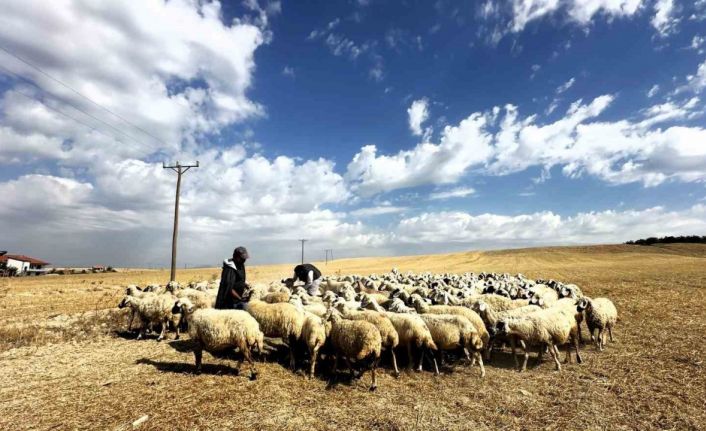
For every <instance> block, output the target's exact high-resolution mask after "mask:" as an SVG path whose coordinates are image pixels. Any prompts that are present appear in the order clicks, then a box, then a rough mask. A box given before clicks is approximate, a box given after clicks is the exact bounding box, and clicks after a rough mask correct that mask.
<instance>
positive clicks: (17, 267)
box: [0, 252, 49, 275]
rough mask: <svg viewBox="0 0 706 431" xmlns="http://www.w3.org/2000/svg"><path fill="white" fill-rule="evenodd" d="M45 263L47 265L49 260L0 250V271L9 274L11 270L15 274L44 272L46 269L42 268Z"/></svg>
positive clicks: (38, 273)
mask: <svg viewBox="0 0 706 431" xmlns="http://www.w3.org/2000/svg"><path fill="white" fill-rule="evenodd" d="M47 265H49V262H45V261H43V260H41V259H37V258H34V257H30V256H25V255H22V254H7V253H5V252H0V271H2V272H4V273H5V274H10V273H11V272H14V273H15V274H16V275H40V274H45V273H46V272H47V271H48V270H46V269H44V267H45V266H47ZM13 268H14V269H13Z"/></svg>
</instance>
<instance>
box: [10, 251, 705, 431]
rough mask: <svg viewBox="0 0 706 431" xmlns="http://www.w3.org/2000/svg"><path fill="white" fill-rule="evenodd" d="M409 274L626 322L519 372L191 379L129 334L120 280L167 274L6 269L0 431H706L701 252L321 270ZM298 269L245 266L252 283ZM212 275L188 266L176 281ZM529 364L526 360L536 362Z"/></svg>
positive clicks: (176, 346)
mask: <svg viewBox="0 0 706 431" xmlns="http://www.w3.org/2000/svg"><path fill="white" fill-rule="evenodd" d="M393 266H396V267H398V268H399V269H400V270H402V271H406V270H414V271H427V270H428V271H435V272H442V271H449V272H465V271H476V272H480V271H500V272H511V273H516V272H521V273H523V274H525V275H526V276H529V277H534V278H554V279H557V280H561V281H566V282H572V283H576V284H578V285H579V286H580V287H581V288H582V289H583V291H584V293H586V294H587V295H589V296H608V297H610V298H611V299H613V301H614V302H615V303H616V305H617V307H618V310H619V313H620V315H621V320H620V322H619V323H618V326H617V330H616V331H615V336H616V342H615V343H613V344H608V347H607V350H606V351H605V352H602V353H597V352H596V351H595V350H594V348H593V347H592V346H585V347H584V348H583V352H584V359H585V363H584V364H583V365H576V364H573V365H567V366H565V367H564V370H563V371H562V372H561V373H557V372H555V371H554V369H553V364H552V363H551V361H549V360H547V359H546V356H545V361H544V362H543V363H542V364H540V365H539V366H537V367H533V366H530V368H529V369H528V371H527V372H526V373H518V372H516V371H514V370H513V368H512V366H511V364H512V361H511V359H510V357H509V355H508V354H500V355H497V356H496V360H494V361H493V362H492V363H490V364H488V366H487V367H486V368H487V376H486V378H485V379H483V380H481V379H480V378H479V376H478V369H477V368H472V369H470V368H468V367H467V366H464V365H458V366H456V367H454V368H448V367H447V368H446V369H445V370H444V372H443V373H442V375H441V376H439V377H434V376H433V375H432V374H431V373H430V372H423V373H420V374H417V373H412V374H404V373H403V375H402V377H401V378H400V379H395V378H393V377H392V375H391V373H390V372H389V369H385V370H384V372H383V373H381V374H382V375H381V377H380V378H379V382H378V385H379V388H378V391H377V392H375V393H370V392H368V391H367V390H366V389H367V383H368V381H369V380H368V379H369V376H368V375H367V374H366V375H365V376H364V377H363V380H362V381H353V382H345V381H343V382H341V383H340V384H338V385H336V386H334V387H328V385H327V382H326V380H325V379H324V377H319V378H316V379H312V380H308V379H306V378H305V377H304V376H303V375H302V374H301V373H300V374H294V373H291V372H289V371H288V370H287V369H286V368H285V367H283V366H282V365H280V363H278V362H276V361H275V360H266V361H265V362H263V363H260V364H258V365H259V368H260V375H259V377H258V379H257V380H255V381H250V380H248V378H247V374H248V373H243V374H242V375H241V376H236V375H234V374H233V373H232V372H231V370H232V369H231V368H230V365H231V364H232V362H229V361H227V360H221V359H216V358H213V357H211V356H210V355H208V354H206V355H204V363H205V366H204V373H203V374H201V375H199V376H196V375H193V374H191V371H192V369H193V355H192V354H191V352H190V351H189V350H188V341H178V342H174V341H169V342H162V343H158V342H156V341H155V340H154V339H148V340H143V341H136V340H134V339H131V338H130V337H129V336H127V335H125V334H124V333H123V332H122V329H123V328H124V325H125V322H126V319H125V310H121V311H118V309H117V308H115V306H116V305H117V303H118V302H119V300H120V298H121V295H122V292H123V290H124V288H123V286H124V285H125V284H127V283H145V282H162V283H163V282H165V281H166V279H167V277H168V272H162V271H130V272H125V273H113V274H95V275H82V276H78V275H75V276H57V277H37V278H25V279H12V280H8V279H0V382H1V383H0V429H2V430H20V429H46V430H49V429H132V423H133V421H135V420H136V419H138V418H141V417H143V416H144V415H148V418H147V420H146V421H144V422H143V423H142V424H141V425H140V427H139V429H145V430H149V429H292V430H299V429H339V430H347V429H384V430H388V429H389V430H396V429H423V430H429V429H439V430H441V429H540V428H541V429H561V430H574V429H610V430H620V429H631V430H632V429H639V430H644V429H669V430H688V429H703V428H706V376H705V374H704V359H703V358H704V354H705V353H706V352H705V348H704V335H705V334H706V311H704V310H705V308H706V288H705V286H706V246H701V245H668V246H651V247H640V246H591V247H556V248H542V249H523V250H511V251H493V252H468V253H456V254H447V255H430V256H413V257H397V258H373V259H349V260H340V261H336V262H333V263H331V264H329V265H328V266H323V265H321V268H324V270H325V272H327V273H333V272H338V271H340V272H341V273H342V274H346V273H359V274H366V273H371V272H384V271H388V270H390V269H391V268H392V267H393ZM290 269H291V266H289V265H276V266H262V267H250V268H249V273H248V277H249V278H250V279H252V280H254V281H269V280H275V279H278V278H280V277H283V276H287V275H289V274H290ZM218 273H219V270H218V269H203V270H182V271H179V281H182V282H185V281H189V280H201V279H210V278H211V277H216V276H218ZM532 364H533V361H532V360H531V361H530V365H532Z"/></svg>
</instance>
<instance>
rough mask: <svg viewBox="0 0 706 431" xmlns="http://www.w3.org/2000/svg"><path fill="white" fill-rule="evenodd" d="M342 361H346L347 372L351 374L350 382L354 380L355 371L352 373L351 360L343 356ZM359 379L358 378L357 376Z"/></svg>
mask: <svg viewBox="0 0 706 431" xmlns="http://www.w3.org/2000/svg"><path fill="white" fill-rule="evenodd" d="M343 359H344V360H345V361H346V365H348V372H350V373H351V380H353V379H355V378H356V376H355V371H353V364H351V360H350V359H348V357H347V356H344V357H343ZM358 377H360V376H358Z"/></svg>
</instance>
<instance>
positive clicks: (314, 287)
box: [292, 263, 321, 296]
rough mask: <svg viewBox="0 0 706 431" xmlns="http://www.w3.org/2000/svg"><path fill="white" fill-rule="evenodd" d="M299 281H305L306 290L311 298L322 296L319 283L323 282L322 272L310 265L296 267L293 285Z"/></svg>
mask: <svg viewBox="0 0 706 431" xmlns="http://www.w3.org/2000/svg"><path fill="white" fill-rule="evenodd" d="M297 280H301V281H303V282H304V283H305V284H304V288H305V289H306V290H307V292H308V293H309V295H311V296H320V295H321V292H320V291H319V283H320V282H321V271H319V269H318V268H317V267H315V266H314V265H312V264H310V263H304V264H301V265H297V266H295V267H294V277H293V278H292V283H294V282H295V281H297Z"/></svg>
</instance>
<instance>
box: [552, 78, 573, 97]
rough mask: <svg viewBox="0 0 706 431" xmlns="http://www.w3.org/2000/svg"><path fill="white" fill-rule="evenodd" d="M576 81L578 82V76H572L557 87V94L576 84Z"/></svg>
mask: <svg viewBox="0 0 706 431" xmlns="http://www.w3.org/2000/svg"><path fill="white" fill-rule="evenodd" d="M574 82H576V78H571V79H569V80H568V81H566V82H565V83H563V84H561V85H560V86H559V87H557V89H556V94H561V93H564V92H566V91H567V90H568V89H569V88H571V87H572V86H573V85H574Z"/></svg>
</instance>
